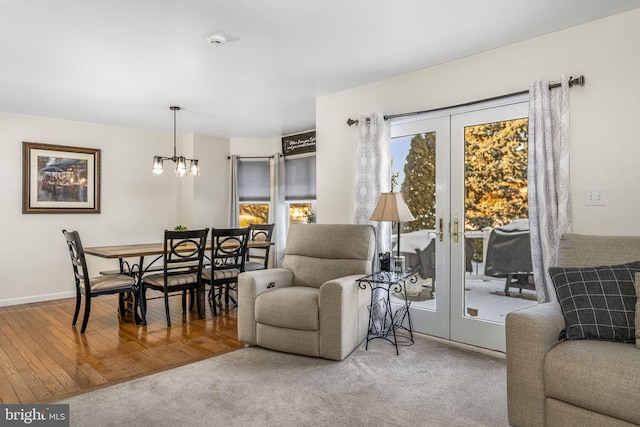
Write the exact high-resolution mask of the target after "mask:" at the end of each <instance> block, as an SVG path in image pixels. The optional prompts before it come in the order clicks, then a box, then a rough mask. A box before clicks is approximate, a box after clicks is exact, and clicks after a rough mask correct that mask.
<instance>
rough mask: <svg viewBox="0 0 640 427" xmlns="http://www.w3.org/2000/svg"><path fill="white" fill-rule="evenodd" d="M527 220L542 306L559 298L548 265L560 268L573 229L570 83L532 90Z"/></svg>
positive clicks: (543, 85) (542, 84) (539, 85)
mask: <svg viewBox="0 0 640 427" xmlns="http://www.w3.org/2000/svg"><path fill="white" fill-rule="evenodd" d="M529 94H530V100H529V221H530V232H531V259H532V263H533V274H534V278H535V283H536V293H537V295H538V302H539V303H544V302H549V301H555V300H557V297H556V294H555V291H554V289H553V284H552V282H551V278H550V277H549V273H548V269H549V267H551V266H553V265H555V264H556V261H557V249H558V243H559V241H560V237H561V236H562V235H563V234H564V233H568V232H571V231H572V217H571V188H570V183H569V82H568V80H567V78H566V77H565V76H562V81H561V86H560V87H559V88H555V89H549V82H547V81H544V80H541V81H537V82H533V83H531V88H530V91H529Z"/></svg>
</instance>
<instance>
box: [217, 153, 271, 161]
mask: <svg viewBox="0 0 640 427" xmlns="http://www.w3.org/2000/svg"><path fill="white" fill-rule="evenodd" d="M280 155H281V156H282V154H280ZM273 156H274V155H271V156H238V158H239V159H273ZM230 159H231V156H227V160H230Z"/></svg>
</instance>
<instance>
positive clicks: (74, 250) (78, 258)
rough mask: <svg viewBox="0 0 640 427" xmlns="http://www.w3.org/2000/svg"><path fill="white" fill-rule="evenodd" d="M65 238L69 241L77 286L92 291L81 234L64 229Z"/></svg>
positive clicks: (68, 245) (68, 246)
mask: <svg viewBox="0 0 640 427" xmlns="http://www.w3.org/2000/svg"><path fill="white" fill-rule="evenodd" d="M62 234H64V238H65V240H66V241H67V248H68V249H69V256H70V257H71V264H72V265H73V277H74V278H75V280H76V287H84V288H85V289H86V291H87V292H91V283H90V280H89V271H88V269H87V262H86V260H85V257H84V249H83V247H82V241H81V240H80V234H79V233H78V232H77V231H67V230H62Z"/></svg>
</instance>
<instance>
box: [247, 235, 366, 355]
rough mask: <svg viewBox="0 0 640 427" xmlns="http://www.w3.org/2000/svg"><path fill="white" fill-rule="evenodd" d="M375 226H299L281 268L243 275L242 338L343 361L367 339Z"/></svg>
mask: <svg viewBox="0 0 640 427" xmlns="http://www.w3.org/2000/svg"><path fill="white" fill-rule="evenodd" d="M374 252H375V233H374V229H373V227H372V226H370V225H353V224H292V225H291V227H290V228H289V235H288V237H287V246H286V248H285V256H284V260H283V262H282V268H270V269H266V270H259V271H252V272H245V273H241V274H240V276H239V277H238V339H239V340H240V341H242V342H244V343H246V344H249V345H258V346H260V347H265V348H269V349H272V350H278V351H283V352H287V353H296V354H302V355H306V356H314V357H322V358H325V359H333V360H342V359H344V358H345V357H347V356H348V355H349V354H350V353H351V352H352V351H353V350H354V349H355V348H356V347H357V346H358V345H359V344H360V343H361V342H362V341H363V340H364V338H365V337H366V333H367V325H368V313H369V312H368V310H367V306H368V304H369V303H370V300H371V293H370V291H369V290H363V289H360V288H359V286H358V284H357V283H356V279H358V278H360V277H362V276H364V275H365V274H369V273H370V272H371V268H372V261H373V255H374Z"/></svg>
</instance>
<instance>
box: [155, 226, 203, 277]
mask: <svg viewBox="0 0 640 427" xmlns="http://www.w3.org/2000/svg"><path fill="white" fill-rule="evenodd" d="M208 234H209V229H208V228H205V229H203V230H186V231H171V230H165V231H164V254H163V267H164V277H165V284H166V283H167V277H169V276H172V275H176V274H184V269H185V268H188V269H190V270H193V271H196V272H197V274H198V282H200V279H201V278H202V265H203V260H204V253H205V250H206V245H207V235H208Z"/></svg>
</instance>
